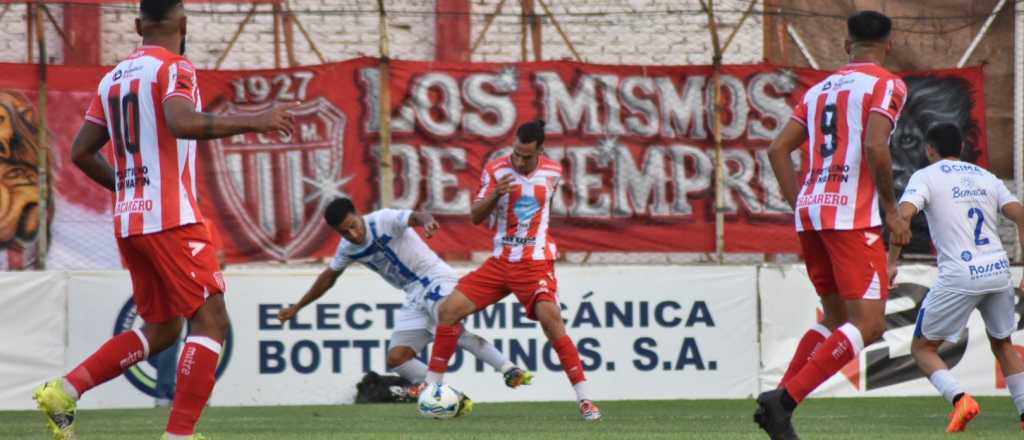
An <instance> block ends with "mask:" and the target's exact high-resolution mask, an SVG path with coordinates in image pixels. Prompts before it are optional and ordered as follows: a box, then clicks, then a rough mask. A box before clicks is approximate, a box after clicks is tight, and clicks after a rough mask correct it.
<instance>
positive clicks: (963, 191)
mask: <svg viewBox="0 0 1024 440" xmlns="http://www.w3.org/2000/svg"><path fill="white" fill-rule="evenodd" d="M987 195H988V193H987V192H986V191H985V188H975V189H970V188H960V187H959V186H954V187H953V199H962V198H964V197H984V196H987Z"/></svg>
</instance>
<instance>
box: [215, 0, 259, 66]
mask: <svg viewBox="0 0 1024 440" xmlns="http://www.w3.org/2000/svg"><path fill="white" fill-rule="evenodd" d="M255 14H256V3H253V4H252V7H250V8H249V13H248V14H245V18H243V19H242V22H241V23H239V24H238V29H236V30H235V35H232V36H231V40H230V41H228V47H227V48H226V49H224V52H222V53H221V54H220V56H219V57H217V62H216V63H214V65H213V70H217V69H220V65H221V64H224V60H225V59H226V58H227V57H228V54H229V53H231V49H232V48H234V47H235V43H236V42H238V37H239V36H241V35H242V32H244V31H245V25H247V24H249V21H251V20H252V16H253V15H255Z"/></svg>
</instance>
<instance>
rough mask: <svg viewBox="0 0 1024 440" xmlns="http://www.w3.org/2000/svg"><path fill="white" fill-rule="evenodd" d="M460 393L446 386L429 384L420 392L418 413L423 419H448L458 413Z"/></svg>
mask: <svg viewBox="0 0 1024 440" xmlns="http://www.w3.org/2000/svg"><path fill="white" fill-rule="evenodd" d="M461 400H462V393H460V392H458V391H455V388H452V387H450V386H448V385H438V384H430V385H427V387H426V388H424V389H423V391H422V392H420V398H419V411H420V415H422V416H423V417H429V418H432V419H450V418H452V417H455V415H456V414H458V412H459V403H460V401H461Z"/></svg>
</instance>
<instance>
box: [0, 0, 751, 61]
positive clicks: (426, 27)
mask: <svg viewBox="0 0 1024 440" xmlns="http://www.w3.org/2000/svg"><path fill="white" fill-rule="evenodd" d="M497 3H498V0H472V1H471V8H472V10H471V13H472V15H471V23H472V26H471V32H472V34H471V37H470V40H471V41H472V40H475V39H476V37H477V35H479V33H480V32H481V30H482V28H483V23H484V20H485V18H486V15H487V14H490V13H491V12H493V11H494V9H495V6H496V5H497ZM546 3H548V4H549V6H550V7H551V9H552V12H553V13H554V15H555V17H556V19H557V20H558V21H559V23H560V24H561V25H562V28H563V30H565V32H566V34H567V35H568V37H569V39H570V40H571V41H572V42H573V44H574V45H575V46H576V48H577V50H578V51H579V52H580V55H581V56H582V58H583V59H584V60H585V61H587V62H594V63H608V64H707V63H710V62H711V52H710V42H709V37H708V31H707V19H706V16H705V15H704V14H703V13H702V12H700V11H699V4H698V2H696V1H695V0H688V1H685V2H684V1H673V0H548V1H547V2H546ZM385 4H386V7H387V9H388V12H389V19H388V23H389V30H388V32H389V36H390V39H391V52H392V56H393V57H394V58H401V59H414V60H430V59H433V57H434V48H435V39H434V16H433V13H434V1H433V0H401V1H399V0H390V1H386V2H385ZM291 5H292V9H293V10H294V11H295V12H296V15H297V16H298V18H299V20H300V21H301V22H302V24H303V25H304V26H305V28H306V30H307V31H308V32H309V34H310V36H311V37H312V38H313V40H314V41H315V42H316V44H317V46H318V48H319V49H320V51H321V52H322V53H323V54H324V56H325V57H326V58H327V59H328V61H339V60H345V59H349V58H354V57H358V56H363V55H370V56H376V55H377V53H378V16H377V12H376V4H375V2H366V1H361V0H292V1H291ZM716 5H717V7H718V8H719V10H720V11H721V12H723V13H722V14H721V15H720V19H719V21H720V22H721V23H722V27H721V29H720V31H719V32H720V33H721V35H722V38H725V36H726V35H728V34H729V32H731V31H732V29H733V27H734V25H735V23H736V22H737V21H738V20H739V16H740V14H739V13H738V11H740V10H742V9H743V8H744V7H745V6H746V0H720V1H717V2H716ZM249 7H250V6H249V5H239V4H223V5H216V4H202V3H195V4H191V5H189V10H190V11H191V13H190V16H189V37H188V41H187V45H188V56H189V57H190V58H191V59H192V60H193V61H194V62H195V63H196V65H197V66H199V67H200V68H211V67H213V66H214V64H215V63H216V60H217V58H218V57H219V56H220V55H221V54H222V53H223V51H224V50H225V49H226V48H227V45H228V41H229V40H230V39H231V36H232V35H233V34H234V32H235V30H236V29H237V27H238V24H239V23H240V22H241V21H242V20H243V19H244V17H245V15H246V13H247V12H248V10H249ZM535 8H536V12H537V13H542V9H541V7H540V5H539V3H538V4H536V6H535ZM270 10H271V7H270V6H269V5H263V6H259V7H258V8H257V13H256V15H255V16H254V18H253V20H252V21H251V22H250V23H249V24H248V25H247V27H246V29H245V32H244V33H243V34H242V35H241V36H240V37H239V39H238V41H237V43H236V44H235V47H234V49H233V50H232V51H231V53H230V54H229V55H228V56H227V58H226V59H225V61H224V64H223V65H222V68H226V69H241V68H267V67H273V66H274V54H273V41H274V34H273V19H272V16H271V14H270ZM51 11H52V12H53V13H54V15H55V17H56V18H57V21H58V23H61V20H62V18H61V7H60V6H51ZM567 11H572V12H573V13H574V15H568V14H567V13H566V12H567ZM730 11H731V12H730ZM519 13H520V10H519V2H518V1H514V0H507V1H506V4H505V7H504V8H503V11H502V14H501V15H500V16H498V17H497V18H496V19H495V21H494V24H493V25H492V27H491V29H490V31H489V32H488V34H487V37H486V39H485V40H484V41H483V43H482V44H481V45H480V47H479V49H478V50H477V52H476V53H475V54H474V55H473V57H472V60H473V61H495V62H510V61H518V60H519V59H520V27H519ZM135 16H136V12H135V6H133V5H132V4H121V5H108V6H105V7H104V8H103V12H102V38H101V44H102V49H101V54H102V60H101V61H102V62H103V63H104V64H111V63H114V62H116V61H117V60H119V59H121V58H123V57H124V56H125V55H127V54H128V53H130V52H131V51H132V50H133V49H134V48H135V47H136V46H137V45H138V44H139V41H140V39H139V36H138V35H136V34H135V29H134V19H135ZM47 28H48V31H47V38H48V45H49V49H50V52H51V54H53V56H52V57H51V59H53V60H54V61H55V62H60V59H61V48H62V46H61V41H60V37H59V35H58V34H57V33H56V32H55V31H54V30H53V27H52V26H50V25H49V24H47ZM0 29H2V30H0V32H2V33H3V38H0V61H7V62H24V61H25V59H26V58H25V48H26V46H25V6H24V5H12V6H11V8H10V11H9V12H8V13H7V14H6V15H5V16H4V17H3V18H2V19H0ZM541 32H542V53H543V57H544V58H545V59H569V58H571V57H572V55H571V53H570V52H569V50H568V48H566V46H565V44H564V43H563V42H562V39H561V37H559V35H558V33H557V32H556V30H555V28H554V26H553V25H552V22H551V21H550V20H549V19H547V18H543V19H542V24H541ZM294 37H295V44H294V48H295V57H296V59H297V60H298V62H299V63H300V64H313V63H318V62H319V61H318V58H317V57H316V55H315V54H314V52H313V50H312V49H311V48H310V47H309V45H308V44H307V42H306V41H305V38H304V37H303V36H302V33H301V32H300V31H299V29H298V28H297V27H296V29H295V31H294ZM762 41H763V37H762V33H761V19H760V17H758V16H753V17H751V18H750V19H748V20H747V22H746V24H745V25H744V26H743V28H742V30H741V31H740V32H739V33H738V34H737V36H736V39H735V41H733V43H732V46H731V47H730V49H729V51H728V53H726V55H725V62H727V63H747V62H757V61H760V60H761V59H762V54H763V48H762V46H763V44H762ZM530 47H532V46H530ZM530 59H531V60H532V59H533V57H532V52H531V55H530ZM281 63H282V65H284V66H287V64H288V60H287V56H286V55H285V51H284V50H283V48H282V50H281Z"/></svg>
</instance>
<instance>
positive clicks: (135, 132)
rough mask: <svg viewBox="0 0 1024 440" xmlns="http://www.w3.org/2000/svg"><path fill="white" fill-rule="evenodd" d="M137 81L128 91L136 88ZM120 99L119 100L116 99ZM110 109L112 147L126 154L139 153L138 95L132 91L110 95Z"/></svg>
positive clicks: (133, 82)
mask: <svg viewBox="0 0 1024 440" xmlns="http://www.w3.org/2000/svg"><path fill="white" fill-rule="evenodd" d="M138 82H139V80H134V81H132V84H131V86H130V87H129V89H128V90H134V89H135V88H136V87H138V84H137V83H138ZM118 98H120V99H118ZM107 105H108V107H110V120H111V122H113V124H114V127H113V128H114V129H113V130H111V131H112V132H113V133H114V139H113V141H114V147H115V148H118V149H123V150H124V151H126V152H128V154H135V153H138V152H139V95H138V94H137V93H135V92H134V91H132V92H129V93H127V94H125V95H124V96H120V97H119V96H117V95H115V94H113V93H111V94H110V95H109V96H108V97H107Z"/></svg>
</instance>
